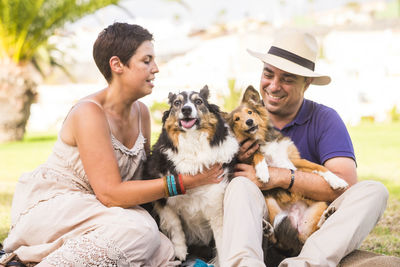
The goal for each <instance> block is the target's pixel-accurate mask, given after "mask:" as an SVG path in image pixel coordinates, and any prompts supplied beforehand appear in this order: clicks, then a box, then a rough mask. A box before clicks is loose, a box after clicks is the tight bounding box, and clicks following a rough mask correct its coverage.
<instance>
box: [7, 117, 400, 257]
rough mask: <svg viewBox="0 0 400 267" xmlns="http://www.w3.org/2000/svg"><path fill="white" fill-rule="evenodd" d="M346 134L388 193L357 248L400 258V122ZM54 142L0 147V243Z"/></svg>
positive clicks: (40, 137) (29, 140)
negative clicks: (23, 185)
mask: <svg viewBox="0 0 400 267" xmlns="http://www.w3.org/2000/svg"><path fill="white" fill-rule="evenodd" d="M349 132H350V135H351V137H352V139H353V143H354V148H355V151H356V156H357V163H358V175H359V179H360V180H367V179H369V180H377V181H380V182H382V183H384V184H385V185H386V187H387V188H388V189H389V192H390V197H389V202H388V207H387V209H386V211H385V213H384V216H383V218H382V219H381V221H380V222H379V223H378V225H377V226H376V227H375V229H374V230H373V231H372V233H371V234H370V235H369V236H368V237H367V239H366V240H365V241H364V242H363V244H362V246H361V248H362V249H366V250H369V251H374V252H377V253H383V254H387V255H394V256H400V224H399V223H398V222H399V221H400V212H399V210H400V160H399V157H398V155H399V153H400V138H399V137H400V123H391V124H370V123H364V124H361V125H358V126H355V127H349ZM155 136H156V134H154V136H153V138H152V139H153V140H152V141H153V142H152V143H154V137H155ZM55 140H56V134H51V133H46V134H43V133H40V134H28V135H27V137H26V138H25V139H24V140H23V141H22V142H12V143H8V144H0V242H2V241H3V239H4V238H5V237H6V235H7V232H8V229H9V225H10V207H11V200H12V194H13V191H14V188H15V183H16V181H17V179H18V177H19V176H20V175H21V174H22V173H23V172H27V171H31V170H33V169H34V168H35V167H36V166H38V165H39V164H41V163H43V162H45V160H46V159H47V157H48V156H49V154H50V153H51V148H52V146H53V144H54V142H55Z"/></svg>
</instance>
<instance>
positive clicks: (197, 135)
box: [164, 131, 239, 175]
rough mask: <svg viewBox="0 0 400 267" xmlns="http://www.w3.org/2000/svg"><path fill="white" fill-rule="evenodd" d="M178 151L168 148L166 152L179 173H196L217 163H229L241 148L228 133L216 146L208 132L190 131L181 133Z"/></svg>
mask: <svg viewBox="0 0 400 267" xmlns="http://www.w3.org/2000/svg"><path fill="white" fill-rule="evenodd" d="M178 143H179V144H178V147H177V149H178V151H177V152H174V151H173V150H172V149H166V150H165V151H164V153H165V154H166V155H167V156H168V159H169V160H171V161H172V162H173V163H174V165H175V167H176V170H177V171H178V172H179V173H185V174H191V175H195V174H197V173H199V172H202V171H203V168H204V167H210V166H211V165H213V164H215V163H228V162H230V161H231V160H232V158H233V157H234V155H235V154H236V152H237V151H238V149H239V144H238V142H237V140H236V138H235V137H233V136H232V135H228V136H227V137H226V139H225V140H224V141H223V142H222V143H221V144H220V145H216V146H210V143H209V140H208V133H207V132H202V131H188V132H186V133H183V134H181V135H179V138H178Z"/></svg>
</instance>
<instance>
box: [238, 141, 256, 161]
mask: <svg viewBox="0 0 400 267" xmlns="http://www.w3.org/2000/svg"><path fill="white" fill-rule="evenodd" d="M259 147H260V145H259V144H257V141H252V140H250V139H247V140H245V141H244V142H243V143H242V144H241V145H240V149H239V154H238V159H239V161H240V162H245V161H246V160H247V159H248V158H250V157H251V156H252V155H253V154H254V152H256V151H257V149H258V148H259Z"/></svg>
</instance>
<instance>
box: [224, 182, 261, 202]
mask: <svg viewBox="0 0 400 267" xmlns="http://www.w3.org/2000/svg"><path fill="white" fill-rule="evenodd" d="M226 201H235V202H236V203H244V202H249V203H251V205H252V206H260V207H263V209H266V208H265V199H264V196H263V194H262V192H261V190H260V189H259V188H258V187H257V185H255V184H254V183H253V182H252V181H250V180H249V179H247V178H245V177H241V176H239V177H236V178H234V179H233V180H232V181H231V182H230V183H229V184H228V186H227V188H226V191H225V199H224V202H226Z"/></svg>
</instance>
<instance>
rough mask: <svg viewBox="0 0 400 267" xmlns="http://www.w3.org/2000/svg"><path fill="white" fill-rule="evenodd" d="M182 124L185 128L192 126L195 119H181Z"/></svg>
mask: <svg viewBox="0 0 400 267" xmlns="http://www.w3.org/2000/svg"><path fill="white" fill-rule="evenodd" d="M181 123H182V126H183V127H185V128H188V129H189V128H192V126H193V125H194V124H195V123H196V119H191V120H189V121H185V120H181Z"/></svg>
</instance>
